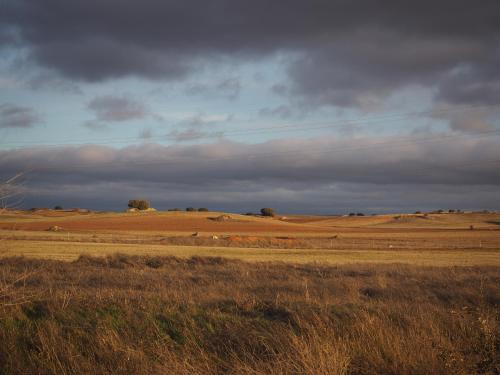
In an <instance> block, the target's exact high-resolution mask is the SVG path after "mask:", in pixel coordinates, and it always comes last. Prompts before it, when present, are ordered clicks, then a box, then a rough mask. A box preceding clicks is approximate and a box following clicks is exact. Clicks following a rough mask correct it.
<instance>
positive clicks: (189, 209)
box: [186, 207, 196, 212]
mask: <svg viewBox="0 0 500 375" xmlns="http://www.w3.org/2000/svg"><path fill="white" fill-rule="evenodd" d="M186 211H188V212H193V211H196V210H195V209H194V207H186Z"/></svg>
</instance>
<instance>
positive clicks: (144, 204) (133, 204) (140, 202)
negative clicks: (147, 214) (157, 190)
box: [128, 199, 150, 210]
mask: <svg viewBox="0 0 500 375" xmlns="http://www.w3.org/2000/svg"><path fill="white" fill-rule="evenodd" d="M128 207H129V208H135V209H138V210H147V209H148V208H149V207H150V203H149V201H148V200H145V199H131V200H129V201H128Z"/></svg>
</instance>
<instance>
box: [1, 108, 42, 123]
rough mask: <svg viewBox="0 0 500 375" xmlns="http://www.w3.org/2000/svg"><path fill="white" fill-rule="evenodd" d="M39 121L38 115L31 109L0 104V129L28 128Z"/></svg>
mask: <svg viewBox="0 0 500 375" xmlns="http://www.w3.org/2000/svg"><path fill="white" fill-rule="evenodd" d="M40 121H41V118H40V115H39V114H38V113H37V112H36V111H35V110H34V109H33V108H29V107H24V106H18V105H15V104H9V103H4V104H0V128H30V127H32V126H34V125H35V124H37V123H39V122H40Z"/></svg>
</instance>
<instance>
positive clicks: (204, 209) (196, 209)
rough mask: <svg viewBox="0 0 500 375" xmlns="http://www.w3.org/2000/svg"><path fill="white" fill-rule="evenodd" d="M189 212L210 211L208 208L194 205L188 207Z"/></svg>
mask: <svg viewBox="0 0 500 375" xmlns="http://www.w3.org/2000/svg"><path fill="white" fill-rule="evenodd" d="M186 211H187V212H196V211H198V212H208V208H205V207H201V208H194V207H186Z"/></svg>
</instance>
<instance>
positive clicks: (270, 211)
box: [260, 207, 276, 216]
mask: <svg viewBox="0 0 500 375" xmlns="http://www.w3.org/2000/svg"><path fill="white" fill-rule="evenodd" d="M260 213H261V215H262V216H274V215H276V212H275V211H274V209H273V208H269V207H264V208H261V209H260Z"/></svg>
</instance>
